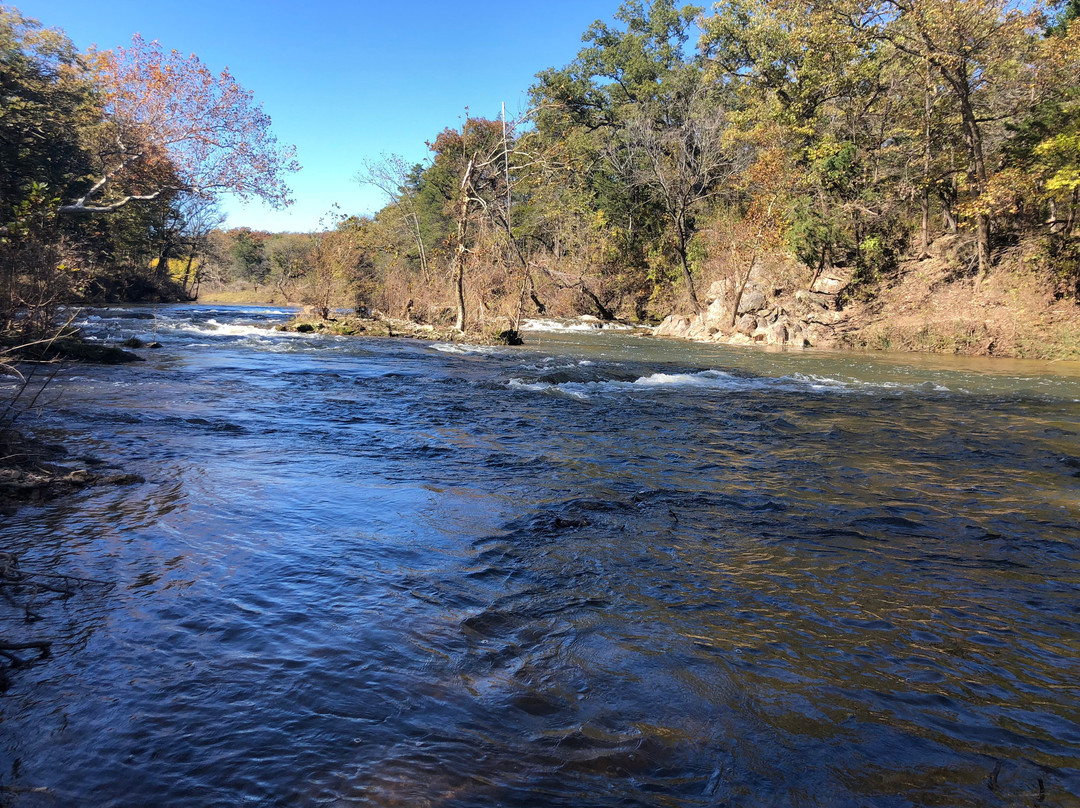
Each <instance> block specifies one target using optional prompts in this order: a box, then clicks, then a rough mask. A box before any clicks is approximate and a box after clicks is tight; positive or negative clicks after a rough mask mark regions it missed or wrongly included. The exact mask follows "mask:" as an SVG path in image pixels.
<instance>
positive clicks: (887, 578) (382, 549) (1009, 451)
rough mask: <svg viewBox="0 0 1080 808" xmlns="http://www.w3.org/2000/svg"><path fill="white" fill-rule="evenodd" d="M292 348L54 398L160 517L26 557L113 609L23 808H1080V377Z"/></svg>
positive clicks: (40, 670) (196, 318)
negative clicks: (97, 587)
mask: <svg viewBox="0 0 1080 808" xmlns="http://www.w3.org/2000/svg"><path fill="white" fill-rule="evenodd" d="M94 316H98V317H99V318H100V319H99V320H98V322H99V323H102V326H101V328H102V331H103V333H110V334H112V333H119V334H121V335H123V334H126V333H127V330H129V329H130V330H133V329H134V328H135V327H145V326H139V323H145V322H147V321H146V320H145V319H138V318H128V319H125V317H126V313H125V311H124V310H120V311H118V312H115V313H114V315H108V314H107V313H99V314H97V315H94ZM261 316H262V319H259V318H260V314H259V312H258V311H256V310H243V311H240V312H239V313H230V312H229V311H228V310H224V309H220V310H215V311H214V312H213V313H212V314H209V313H207V312H201V311H191V310H189V309H184V308H176V309H163V310H159V311H158V312H157V320H156V322H157V328H158V331H157V333H158V334H159V335H162V339H163V341H164V344H165V348H164V349H163V351H162V353H161V355H160V356H159V357H155V358H153V359H152V361H151V362H148V363H147V367H146V368H141V369H139V370H137V371H135V372H133V373H129V374H126V375H125V374H124V373H121V372H118V371H116V370H112V369H81V370H79V371H78V372H77V373H75V374H73V375H71V376H69V377H67V378H66V379H65V380H63V381H62V384H63V386H64V387H63V391H64V397H63V398H62V399H61V402H60V403H59V404H58V405H57V407H56V408H55V409H54V410H53V411H52V412H51V413H49V414H47V415H46V426H47V429H49V430H53V431H52V432H50V435H52V436H53V437H56V436H58V435H60V434H61V433H64V434H67V435H68V436H69V437H68V442H69V443H72V444H73V445H75V446H76V447H77V448H78V450H79V451H80V452H85V453H91V454H97V455H101V456H103V457H104V458H105V460H106V461H108V462H116V463H121V462H122V463H123V464H124V466H125V467H132V468H131V470H132V471H135V472H137V473H139V474H140V475H142V476H144V477H145V478H146V479H147V482H146V484H144V485H142V486H139V487H137V488H135V489H132V490H127V491H124V492H122V493H121V492H107V491H96V492H88V493H86V494H84V495H81V496H80V497H78V498H76V499H74V500H71V501H68V502H64V503H57V504H55V505H53V506H50V507H48V508H42V509H37V510H32V511H26V512H23V513H21V514H19V515H18V516H16V517H15V518H14V519H13V520H9V521H8V522H7V523H5V524H4V526H3V534H4V538H5V544H6V545H7V546H9V547H14V548H16V549H19V550H21V551H22V552H23V553H24V554H25V556H26V558H27V561H26V563H27V564H31V563H37V564H40V565H42V566H45V567H48V568H50V569H56V570H61V571H65V572H68V573H71V574H82V575H84V576H85V577H87V578H94V579H100V580H107V581H110V582H112V586H111V587H107V588H106V589H104V590H101V591H97V592H93V593H85V594H83V593H80V595H79V596H78V597H75V598H71V599H68V600H67V601H65V602H63V603H59V602H57V603H50V604H46V605H45V606H44V607H43V609H42V612H43V616H45V617H46V619H47V620H48V621H49V622H48V624H49V625H50V626H51V627H53V630H55V631H57V632H60V633H61V634H63V636H62V642H61V645H62V646H63V650H62V652H61V653H58V654H56V655H55V656H54V658H53V659H51V660H50V661H49V663H48V664H47V665H39V666H35V667H34V668H33V669H31V670H28V671H27V672H26V674H25V676H23V677H21V678H20V679H19V680H17V681H16V682H15V683H14V684H13V687H12V688H11V689H10V690H9V691H8V692H7V693H5V694H4V695H3V697H2V699H0V715H2V718H3V723H2V724H0V737H2V740H3V746H2V749H3V753H4V755H5V758H4V760H5V761H6V762H4V763H3V764H2V768H0V788H3V789H4V791H3V792H2V793H3V795H4V796H3V799H4V800H6V801H7V802H10V803H11V804H13V805H26V806H32V805H38V804H40V805H46V804H49V805H52V804H58V803H59V804H94V805H129V804H144V803H151V802H156V803H160V804H168V805H171V806H173V805H175V806H183V805H193V806H195V805H210V804H223V805H224V804H229V805H234V804H242V803H251V804H256V805H290V806H292V805H410V806H413V805H432V806H434V805H446V806H491V805H504V806H535V805H545V806H611V805H625V806H639V805H640V806H713V805H751V804H753V805H770V806H771V805H776V806H786V805H798V806H804V805H823V806H832V805H851V806H864V805H875V806H901V805H925V806H996V805H1001V806H1006V805H1009V806H1012V805H1031V804H1036V805H1077V804H1080V765H1078V764H1077V761H1078V760H1080V692H1078V685H1077V677H1076V675H1075V671H1076V666H1077V657H1078V654H1077V651H1078V648H1077V637H1078V636H1080V631H1078V629H1080V614H1078V612H1077V610H1076V606H1075V604H1076V602H1077V596H1078V594H1080V550H1078V548H1077V542H1076V536H1077V535H1080V519H1078V502H1077V497H1076V478H1075V474H1076V468H1077V466H1076V464H1074V463H1072V462H1071V461H1072V460H1075V459H1076V458H1078V457H1080V437H1078V434H1080V424H1078V423H1077V417H1076V416H1077V410H1076V406H1077V405H1076V399H1078V398H1080V386H1078V384H1077V382H1076V380H1075V379H1074V378H1073V377H1071V376H1069V375H1068V374H1065V375H1058V376H1055V375H1051V374H1045V375H1043V376H1039V375H1038V374H1037V373H1035V370H1034V369H1033V368H1032V367H1031V366H1028V365H1025V366H1024V367H1023V368H1021V370H1022V373H1021V372H1017V373H1014V374H1012V375H1009V374H1008V373H1002V374H999V375H994V376H992V378H989V379H986V378H983V376H981V375H979V374H977V373H972V372H971V370H970V369H968V368H967V367H966V366H965V365H963V364H955V365H945V366H937V365H935V366H933V367H918V366H915V367H905V366H900V365H897V364H895V363H893V362H892V361H891V360H889V361H885V362H882V363H880V364H874V362H873V360H869V359H862V358H857V359H851V358H848V357H843V356H836V357H830V356H820V355H804V354H797V355H783V354H779V355H771V354H759V353H749V352H736V351H725V350H721V349H717V348H703V349H700V350H697V349H694V348H692V347H689V346H676V347H673V346H671V345H670V344H659V345H657V344H654V343H651V342H646V341H642V340H641V338H639V337H634V336H632V335H617V336H615V337H612V336H609V335H603V336H602V337H600V338H594V337H593V336H591V335H586V336H585V337H575V338H570V337H559V338H555V337H548V336H543V338H542V339H541V341H540V343H539V344H534V345H533V346H531V347H530V346H526V348H525V349H521V350H513V349H507V350H493V349H483V350H480V349H472V348H462V347H460V346H443V347H442V348H439V347H431V346H425V345H421V344H414V343H399V342H377V341H364V340H354V341H348V340H336V339H333V338H322V337H313V338H310V339H305V340H299V339H296V338H293V337H284V336H277V335H275V334H274V333H273V332H271V331H270V330H269V329H268V328H266V327H265V326H266V320H267V317H269V318H270V321H271V322H272V321H273V318H274V317H277V316H283V315H266V314H263V315H261ZM575 339H576V340H577V341H575ZM755 363H757V364H755ZM1044 370H1045V369H1044ZM90 435H92V436H93V438H91V437H88V436H90ZM4 619H5V620H7V622H6V623H5V632H16V631H30V630H31V629H29V628H27V627H26V626H22V625H16V623H17V621H12V620H11V619H8V617H5V618H4ZM64 632H67V633H66V634H65V633H64Z"/></svg>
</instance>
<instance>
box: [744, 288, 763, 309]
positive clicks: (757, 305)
mask: <svg viewBox="0 0 1080 808" xmlns="http://www.w3.org/2000/svg"><path fill="white" fill-rule="evenodd" d="M765 303H766V300H765V295H763V294H762V293H761V290H760V289H751V288H750V287H747V288H746V289H745V290H744V291H743V295H742V299H741V300H739V314H746V313H747V312H750V311H760V310H761V309H763V308H765Z"/></svg>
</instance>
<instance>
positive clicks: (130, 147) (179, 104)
mask: <svg viewBox="0 0 1080 808" xmlns="http://www.w3.org/2000/svg"><path fill="white" fill-rule="evenodd" d="M94 68H95V79H96V82H97V85H98V87H99V88H100V91H101V94H102V99H103V110H104V113H105V120H104V121H103V122H102V124H101V125H100V126H99V128H98V131H97V133H96V135H97V137H96V147H97V149H96V151H97V158H98V163H99V165H98V169H97V173H96V175H95V176H94V178H93V179H92V181H90V182H89V183H88V185H87V186H85V187H84V188H83V189H82V190H81V191H80V192H79V194H78V196H77V197H76V198H74V199H73V200H71V201H68V202H67V203H65V204H64V205H62V206H61V207H60V213H65V214H94V213H112V212H114V211H116V210H119V209H120V208H121V207H123V206H124V205H127V204H128V203H130V202H132V201H135V200H149V199H156V198H157V197H159V196H161V195H162V194H165V193H169V192H180V191H182V192H186V193H190V194H196V195H200V196H215V195H217V194H220V193H226V192H227V193H234V194H236V195H238V196H239V197H240V198H241V199H249V198H251V197H257V198H259V199H262V200H263V201H265V202H267V203H268V204H271V205H274V206H278V207H281V206H285V205H288V204H289V203H290V202H291V199H290V192H289V188H288V186H287V185H286V184H285V176H286V175H287V174H289V173H291V172H294V171H297V170H299V164H298V163H297V162H296V161H295V160H294V159H293V155H294V152H295V149H293V148H292V147H283V146H281V145H280V144H279V143H278V142H277V139H276V138H275V137H274V135H273V133H272V132H271V131H270V117H269V116H268V115H267V114H266V113H265V112H263V110H262V108H261V106H260V105H258V104H257V103H256V102H255V101H254V98H253V96H252V94H251V93H250V92H249V91H247V90H245V89H244V88H243V87H241V86H240V85H239V84H238V83H237V81H236V80H235V79H234V78H233V77H232V75H231V74H230V73H229V71H228V69H225V70H223V71H222V72H221V73H220V74H218V75H216V76H215V75H214V74H213V73H211V72H210V70H209V69H208V68H207V67H206V66H205V65H203V63H202V62H201V61H200V60H199V59H198V57H196V56H195V55H194V54H192V55H190V56H187V57H185V56H183V55H181V54H180V53H178V52H177V51H175V50H174V51H170V52H169V53H165V52H164V51H163V49H162V47H161V45H160V44H159V43H157V42H156V41H155V42H150V43H147V42H144V41H143V39H142V38H141V37H140V36H138V35H136V36H135V37H134V38H133V39H132V44H131V47H129V48H118V49H117V50H115V51H112V52H102V53H98V54H96V58H95V60H94ZM163 164H167V165H168V166H169V167H170V169H171V170H168V171H164V170H158V169H157V167H158V166H162V165H163ZM170 175H171V176H170Z"/></svg>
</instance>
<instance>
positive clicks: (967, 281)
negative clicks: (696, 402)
mask: <svg viewBox="0 0 1080 808" xmlns="http://www.w3.org/2000/svg"><path fill="white" fill-rule="evenodd" d="M956 247H957V245H956V244H955V239H945V238H943V239H939V240H938V242H937V243H935V245H934V248H933V249H932V251H931V255H930V256H929V257H927V258H923V259H909V260H905V261H901V262H900V264H899V265H898V266H897V267H896V269H895V270H893V271H892V272H891V273H889V274H887V275H885V276H883V277H881V278H879V279H877V280H875V281H874V282H872V283H871V282H867V281H865V280H861V281H860V280H858V279H857V278H856V276H855V273H854V271H853V270H851V269H844V268H835V269H830V270H827V271H825V272H823V273H821V274H820V276H819V277H817V278H816V279H814V280H813V282H809V278H806V279H803V282H802V285H799V284H797V283H791V282H790V281H787V282H786V283H785V281H784V280H780V279H781V278H796V279H799V278H800V276H799V275H798V274H797V273H793V272H791V271H790V266H788V267H786V269H787V270H788V274H787V275H786V276H785V275H784V273H782V272H779V271H777V270H776V267H775V266H773V267H770V266H769V265H768V263H767V262H762V267H761V269H760V270H759V271H757V272H755V273H753V274H752V275H751V277H750V279H749V282H748V283H747V284H746V286H745V288H743V289H741V290H740V291H736V290H735V288H734V284H733V283H732V282H730V281H727V282H725V281H717V282H715V283H713V284H712V285H711V286H710V287H709V289H708V292H707V294H706V296H705V301H704V303H705V306H704V308H703V310H702V312H701V313H700V314H673V315H671V316H669V317H668V318H667V319H665V320H664V321H663V322H662V323H661V324H660V325H659V326H658V327H657V329H656V331H655V333H656V335H657V336H661V337H675V338H681V339H688V340H692V341H697V342H712V343H721V344H729V345H765V346H776V347H800V348H801V347H815V348H831V349H838V350H857V351H907V352H915V353H940V354H954V355H961V356H996V357H1009V358H1015V359H1049V360H1080V305H1078V304H1077V301H1076V299H1075V297H1074V296H1069V295H1066V294H1062V291H1063V290H1062V289H1060V288H1059V287H1060V283H1059V282H1058V281H1056V280H1055V278H1053V277H1052V276H1051V275H1050V273H1049V272H1048V271H1047V270H1046V269H1045V268H1044V267H1040V266H1039V265H1038V264H1036V263H1035V262H1033V261H1029V260H1025V258H1024V256H1023V255H1021V254H1017V255H1013V256H1010V257H1008V258H1007V259H1006V260H1003V261H1002V262H1001V263H1000V264H999V265H998V266H997V267H995V268H994V269H993V270H992V271H991V272H990V273H988V274H987V275H986V276H985V277H979V276H975V275H972V274H970V273H966V272H961V271H959V270H958V269H957V266H958V262H957V260H956V257H955V255H953V254H952V252H953V251H954V250H955V249H956Z"/></svg>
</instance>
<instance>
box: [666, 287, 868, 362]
mask: <svg viewBox="0 0 1080 808" xmlns="http://www.w3.org/2000/svg"><path fill="white" fill-rule="evenodd" d="M849 281H850V277H849V275H848V273H846V272H843V271H841V270H832V271H830V272H827V273H823V274H822V275H821V276H820V277H819V278H817V279H816V280H815V282H814V283H813V284H812V286H811V288H810V289H808V290H807V289H801V290H798V291H795V292H791V291H788V290H783V289H773V288H770V287H769V285H768V284H767V279H766V278H762V277H753V276H752V277H751V278H750V281H749V282H748V283H747V285H746V288H745V289H743V290H742V294H741V295H740V294H739V292H738V289H737V287H736V283H735V281H734V280H733V279H726V280H720V281H716V282H715V283H713V284H712V285H711V286H710V287H709V290H708V292H707V293H706V295H705V299H704V302H705V307H704V309H703V310H702V312H701V314H698V315H681V314H673V315H671V316H669V317H668V318H667V319H665V320H664V321H663V322H662V323H661V324H660V325H659V326H657V327H656V329H655V330H654V332H653V333H654V334H656V336H659V337H676V338H679V339H690V340H696V341H699V342H724V343H728V344H732V345H755V344H756V345H771V346H779V347H797V348H803V347H810V346H813V345H819V344H822V343H824V342H828V341H829V337H830V332H831V331H832V329H833V328H834V327H835V326H836V324H837V323H838V322H839V321H840V320H841V319H842V317H841V314H840V312H839V311H838V310H837V297H838V295H839V293H840V292H841V291H842V290H843V289H844V287H845V286H847V284H848V282H849ZM736 301H738V303H737V304H736ZM736 306H737V311H734V312H733V311H732V309H733V308H735V307H736Z"/></svg>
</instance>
